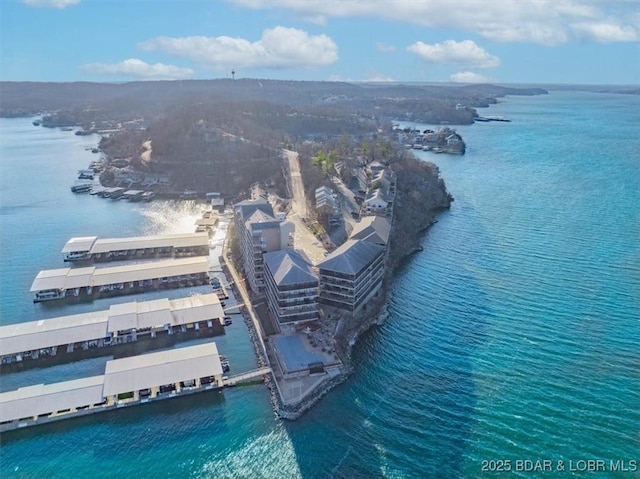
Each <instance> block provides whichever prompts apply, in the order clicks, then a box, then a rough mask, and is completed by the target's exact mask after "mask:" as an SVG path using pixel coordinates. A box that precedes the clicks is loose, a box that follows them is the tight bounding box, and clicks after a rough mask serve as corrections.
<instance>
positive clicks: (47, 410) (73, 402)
mask: <svg viewBox="0 0 640 479" xmlns="http://www.w3.org/2000/svg"><path fill="white" fill-rule="evenodd" d="M223 385H224V379H223V368H222V364H221V361H220V355H219V354H218V349H217V346H216V344H215V343H214V342H209V343H204V344H200V345H197V346H190V347H185V348H178V349H170V350H166V351H159V352H155V353H149V354H143V355H140V356H134V357H130V358H123V359H114V360H111V361H108V362H107V363H106V366H105V372H104V374H103V375H99V376H92V377H88V378H82V379H75V380H71V381H64V382H59V383H53V384H37V385H33V386H27V387H23V388H20V389H17V390H14V391H9V392H4V393H0V432H5V431H10V430H13V429H19V428H24V427H29V426H35V425H37V424H43V423H48V422H53V421H58V420H62V419H67V418H71V417H78V416H84V415H88V414H94V413H98V412H104V411H109V410H114V409H117V408H121V407H127V406H133V405H138V404H141V403H146V402H151V401H157V400H163V399H170V398H175V397H179V396H184V395H188V394H193V393H196V392H201V391H208V390H213V389H218V388H221V387H223Z"/></svg>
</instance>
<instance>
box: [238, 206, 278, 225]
mask: <svg viewBox="0 0 640 479" xmlns="http://www.w3.org/2000/svg"><path fill="white" fill-rule="evenodd" d="M278 224H280V223H279V222H278V221H277V220H276V219H275V218H274V217H273V216H272V215H270V214H267V213H265V212H264V211H261V210H256V211H254V212H253V213H251V215H249V217H248V218H247V219H246V220H245V225H246V226H247V228H252V229H264V228H272V227H273V226H275V225H278Z"/></svg>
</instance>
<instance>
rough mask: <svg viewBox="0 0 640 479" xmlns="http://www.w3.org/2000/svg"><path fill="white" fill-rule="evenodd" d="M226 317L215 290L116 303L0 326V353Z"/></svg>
mask: <svg viewBox="0 0 640 479" xmlns="http://www.w3.org/2000/svg"><path fill="white" fill-rule="evenodd" d="M222 317H224V310H223V309H222V305H221V304H220V299H218V295H217V294H216V293H208V294H201V295H196V296H189V297H186V298H177V299H171V300H169V299H156V300H152V301H144V302H137V301H132V302H128V303H122V304H114V305H111V306H110V307H109V309H108V310H102V311H92V312H89V313H83V314H74V315H70V316H60V317H57V318H51V319H41V320H38V321H29V322H26V323H18V324H9V325H6V326H0V354H1V355H3V356H9V355H12V354H19V353H22V352H24V351H33V350H37V349H44V348H51V347H53V346H60V345H65V344H70V343H79V342H83V341H92V340H95V339H100V338H104V337H106V336H108V335H109V333H112V332H115V331H123V330H127V329H134V328H135V329H137V330H141V329H145V328H154V327H162V326H164V325H165V324H169V325H171V326H180V325H183V324H189V323H195V322H199V321H207V320H210V319H216V318H222Z"/></svg>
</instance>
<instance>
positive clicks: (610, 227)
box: [0, 92, 640, 478]
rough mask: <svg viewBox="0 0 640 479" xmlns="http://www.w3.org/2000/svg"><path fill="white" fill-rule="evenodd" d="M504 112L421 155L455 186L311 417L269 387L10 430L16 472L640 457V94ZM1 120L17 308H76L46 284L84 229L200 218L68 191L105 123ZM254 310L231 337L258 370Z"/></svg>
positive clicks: (394, 472) (361, 471) (585, 97)
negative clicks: (383, 309) (59, 300)
mask: <svg viewBox="0 0 640 479" xmlns="http://www.w3.org/2000/svg"><path fill="white" fill-rule="evenodd" d="M488 111H489V112H490V114H492V115H502V116H505V117H507V118H510V119H511V120H512V122H511V123H485V124H476V125H471V126H465V127H458V128H457V129H458V131H460V133H462V135H463V136H464V138H465V140H466V142H467V146H468V150H467V154H466V155H465V156H463V157H448V156H445V155H433V154H430V153H420V155H421V156H422V157H423V158H424V159H425V160H429V161H435V162H436V163H437V164H438V165H439V166H440V169H441V172H442V176H443V177H444V178H445V180H446V182H447V186H448V188H449V190H450V191H451V193H452V194H453V195H454V197H455V199H456V200H455V202H454V204H453V206H452V208H451V210H450V211H448V212H445V213H443V214H441V215H440V216H439V222H438V223H437V224H436V225H435V226H434V227H433V228H432V229H431V230H430V231H429V232H428V233H427V234H426V236H425V238H424V247H425V250H424V251H423V252H421V253H418V254H416V255H414V256H413V257H412V258H411V260H410V261H409V262H407V264H406V265H405V266H404V268H403V270H402V271H401V273H400V274H399V275H398V277H397V279H396V282H395V284H394V286H393V289H392V294H391V298H390V304H389V312H390V316H389V320H388V321H387V322H386V323H385V324H384V325H383V326H382V327H380V328H377V329H376V330H374V331H372V332H371V333H369V334H367V335H366V337H365V338H363V340H362V341H361V343H359V345H358V346H357V347H356V350H355V353H354V357H355V363H356V371H355V373H354V375H353V377H352V378H351V379H350V380H349V381H348V382H346V383H344V384H342V385H341V386H339V387H338V388H336V389H335V390H334V391H332V392H331V393H330V394H329V395H327V396H326V397H325V398H323V399H322V401H321V403H320V404H319V405H318V406H316V407H315V408H314V409H313V410H312V411H310V412H309V413H308V414H307V415H305V416H304V417H303V418H302V419H300V420H298V421H296V422H294V423H285V422H281V421H278V420H276V419H275V418H274V416H273V413H272V411H271V406H270V404H269V400H268V394H267V391H266V388H264V387H261V386H253V387H245V388H237V389H231V390H226V391H224V392H223V393H221V394H219V393H212V394H203V395H200V396H199V397H193V398H185V399H184V400H177V401H173V402H167V403H165V404H152V405H146V406H144V407H139V408H132V409H130V410H124V411H117V412H114V413H108V414H104V415H95V416H93V417H88V418H82V419H78V420H70V421H65V422H61V423H58V424H53V425H48V426H43V427H39V428H34V429H31V430H24V431H19V432H17V433H13V434H5V435H3V436H2V438H1V440H2V448H1V450H0V475H1V476H2V477H3V478H4V477H37V478H40V477H87V476H91V477H125V476H128V477H142V478H144V477H201V478H217V477H229V478H235V477H247V478H254V477H263V478H295V477H304V478H331V477H335V478H369V477H390V478H422V477H442V478H452V477H479V476H482V475H486V476H488V477H539V476H540V474H539V473H538V474H536V473H532V472H523V471H512V472H510V473H505V474H502V475H501V474H499V473H495V472H493V473H490V472H485V473H484V474H483V472H482V462H483V461H489V460H506V461H511V462H510V464H511V465H512V466H513V467H512V468H515V466H516V462H515V461H517V460H534V461H535V460H546V459H548V460H553V461H554V467H555V464H556V463H557V461H559V460H563V461H567V462H568V461H570V460H572V461H574V464H575V463H576V461H579V460H588V459H605V460H607V464H608V461H609V460H610V459H611V460H626V461H630V460H639V459H640V457H639V456H640V453H639V451H640V410H639V406H640V139H639V135H638V124H639V122H638V120H639V118H638V113H637V112H638V111H640V98H638V97H634V96H625V95H609V94H590V93H571V92H562V93H560V92H552V94H550V95H546V96H539V97H509V98H507V99H506V100H505V101H504V102H503V103H500V104H498V105H494V106H492V107H491V108H490V109H489V110H488ZM0 125H1V127H2V128H1V132H2V137H1V141H2V145H1V146H2V150H1V156H0V158H1V161H2V170H1V173H2V177H1V184H0V186H1V190H0V191H1V195H2V197H1V198H2V205H1V211H2V215H1V216H0V218H1V220H0V221H2V224H1V231H2V233H1V234H2V259H3V264H4V266H3V274H2V289H1V293H0V294H2V304H1V307H2V310H1V312H2V315H1V320H2V323H9V322H17V321H26V320H32V319H38V318H40V317H47V316H50V315H57V314H60V312H59V311H53V312H52V311H51V310H49V309H46V308H42V307H41V306H40V305H33V304H32V303H31V295H30V294H29V293H28V289H29V286H30V284H31V281H32V280H33V277H34V276H35V274H37V272H38V271H39V270H40V269H43V268H52V267H59V266H60V265H61V256H60V249H61V248H62V246H63V244H64V242H65V241H66V240H67V239H68V238H69V237H71V236H83V235H99V236H122V235H125V234H127V235H129V234H144V233H147V232H161V231H168V230H175V229H182V228H184V229H187V228H191V225H192V224H193V218H194V217H195V215H196V214H197V212H196V211H195V207H194V206H192V205H191V206H190V205H186V206H185V205H178V204H169V203H161V202H158V203H152V204H151V205H131V204H126V203H122V202H115V203H114V202H109V201H106V200H101V199H98V198H95V197H90V196H82V195H73V194H72V193H70V192H69V189H68V186H69V184H70V183H71V182H72V180H73V178H74V173H75V171H76V170H77V169H79V168H84V167H86V165H87V164H88V162H89V161H90V160H91V159H92V158H93V155H92V154H91V153H90V152H86V151H85V150H84V147H86V146H91V145H92V144H94V143H95V141H96V139H95V138H82V137H75V136H73V135H71V134H69V133H65V132H60V131H55V130H46V129H43V128H35V127H33V126H32V125H31V123H30V121H29V120H26V119H12V120H6V119H2V120H1V123H0ZM43 178H44V180H43ZM43 181H44V183H43ZM180 221H183V222H184V224H183V225H182V226H181V225H177V224H178V223H179V222H180ZM176 225H177V226H176ZM236 323H240V322H239V321H236V322H234V325H233V328H237V329H236V330H235V331H231V332H230V334H229V335H228V336H229V337H226V338H225V341H226V343H225V347H226V348H228V349H232V350H233V351H234V354H235V356H236V358H237V359H236V361H240V362H242V361H244V362H245V363H246V364H245V363H243V364H242V367H246V368H247V369H248V368H249V367H251V364H252V361H254V360H253V358H252V353H251V347H250V344H249V343H248V341H247V340H246V337H245V331H244V330H243V325H241V324H239V325H236ZM232 364H233V361H232ZM91 367H95V366H92V365H87V366H86V368H87V369H90V368H91ZM84 368H85V366H78V369H80V370H83V369H84ZM33 374H34V375H36V376H37V377H38V379H40V378H41V377H42V378H47V377H48V378H49V380H51V381H54V380H59V378H60V375H62V374H67V373H66V372H65V373H62V372H60V373H59V372H56V371H46V370H39V371H38V370H36V372H34V373H33ZM74 374H75V373H74ZM34 377H35V376H34ZM9 379H11V380H15V381H17V382H19V381H20V379H15V378H3V379H2V380H3V382H6V381H9ZM40 380H42V379H40ZM593 475H594V474H588V473H581V472H579V471H574V472H571V471H568V470H566V471H564V472H557V471H554V472H551V473H546V474H545V475H544V477H583V476H593ZM595 475H597V476H598V477H638V474H637V473H635V474H634V473H630V472H627V473H620V472H618V473H614V472H611V471H609V470H607V471H606V472H604V473H602V472H601V473H599V474H595Z"/></svg>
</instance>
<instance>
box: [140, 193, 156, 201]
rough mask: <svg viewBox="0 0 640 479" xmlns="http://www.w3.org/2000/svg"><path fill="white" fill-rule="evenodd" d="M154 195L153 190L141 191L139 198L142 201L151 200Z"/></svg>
mask: <svg viewBox="0 0 640 479" xmlns="http://www.w3.org/2000/svg"><path fill="white" fill-rule="evenodd" d="M155 197H156V194H155V193H154V192H153V191H145V192H144V193H142V195H141V196H140V199H141V200H142V201H146V202H149V201H152V200H153V199H154V198H155Z"/></svg>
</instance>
